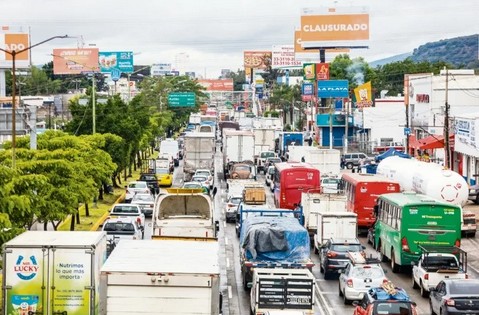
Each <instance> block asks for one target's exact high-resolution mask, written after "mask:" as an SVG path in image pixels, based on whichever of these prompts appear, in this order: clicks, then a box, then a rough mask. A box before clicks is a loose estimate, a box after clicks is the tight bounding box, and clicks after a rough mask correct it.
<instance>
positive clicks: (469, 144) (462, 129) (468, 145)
mask: <svg viewBox="0 0 479 315" xmlns="http://www.w3.org/2000/svg"><path fill="white" fill-rule="evenodd" d="M454 126H455V137H454V154H453V155H452V157H453V159H454V160H453V163H454V167H457V172H458V173H459V174H461V175H463V176H464V178H465V179H466V181H467V182H468V183H469V184H470V185H473V184H476V182H477V181H478V179H479V113H472V114H462V115H458V116H456V117H455V118H454Z"/></svg>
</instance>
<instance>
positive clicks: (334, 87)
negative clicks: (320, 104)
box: [318, 80, 349, 98]
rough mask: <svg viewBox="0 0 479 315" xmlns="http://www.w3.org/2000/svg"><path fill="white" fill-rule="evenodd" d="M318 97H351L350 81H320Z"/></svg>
mask: <svg viewBox="0 0 479 315" xmlns="http://www.w3.org/2000/svg"><path fill="white" fill-rule="evenodd" d="M318 96H319V97H321V98H329V97H349V82H348V80H324V81H318Z"/></svg>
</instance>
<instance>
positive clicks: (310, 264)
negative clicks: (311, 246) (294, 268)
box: [306, 263, 314, 268]
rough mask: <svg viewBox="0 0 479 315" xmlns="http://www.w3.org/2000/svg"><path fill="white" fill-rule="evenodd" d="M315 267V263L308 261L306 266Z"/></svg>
mask: <svg viewBox="0 0 479 315" xmlns="http://www.w3.org/2000/svg"><path fill="white" fill-rule="evenodd" d="M313 267H314V263H306V268H313Z"/></svg>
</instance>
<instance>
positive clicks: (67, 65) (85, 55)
mask: <svg viewBox="0 0 479 315" xmlns="http://www.w3.org/2000/svg"><path fill="white" fill-rule="evenodd" d="M98 71H100V69H99V67H98V48H79V49H76V48H72V49H68V48H67V49H63V48H61V49H54V50H53V73H55V74H81V73H84V72H98Z"/></svg>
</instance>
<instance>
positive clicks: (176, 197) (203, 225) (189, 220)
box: [151, 188, 219, 240]
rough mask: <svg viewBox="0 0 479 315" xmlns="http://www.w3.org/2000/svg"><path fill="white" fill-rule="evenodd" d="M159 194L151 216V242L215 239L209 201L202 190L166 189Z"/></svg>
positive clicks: (216, 224)
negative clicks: (159, 240) (153, 240)
mask: <svg viewBox="0 0 479 315" xmlns="http://www.w3.org/2000/svg"><path fill="white" fill-rule="evenodd" d="M165 190H166V194H162V195H159V197H158V198H157V200H156V203H155V209H154V211H153V216H152V225H153V231H152V233H151V237H152V238H153V239H198V240H210V239H217V232H218V229H219V222H218V221H214V220H213V204H212V203H211V198H210V196H208V195H205V194H204V193H203V190H202V189H191V188H167V189H165Z"/></svg>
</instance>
